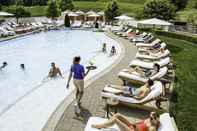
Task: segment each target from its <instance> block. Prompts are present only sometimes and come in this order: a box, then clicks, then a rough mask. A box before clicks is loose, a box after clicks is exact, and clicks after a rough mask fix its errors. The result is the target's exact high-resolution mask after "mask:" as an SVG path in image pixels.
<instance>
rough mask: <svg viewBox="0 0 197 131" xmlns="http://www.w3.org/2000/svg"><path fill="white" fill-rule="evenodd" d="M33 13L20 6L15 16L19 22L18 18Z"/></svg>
mask: <svg viewBox="0 0 197 131" xmlns="http://www.w3.org/2000/svg"><path fill="white" fill-rule="evenodd" d="M30 16H31V13H30V12H28V11H26V10H25V9H24V7H22V6H20V7H17V8H16V12H15V17H16V19H17V23H18V19H19V18H21V17H30Z"/></svg>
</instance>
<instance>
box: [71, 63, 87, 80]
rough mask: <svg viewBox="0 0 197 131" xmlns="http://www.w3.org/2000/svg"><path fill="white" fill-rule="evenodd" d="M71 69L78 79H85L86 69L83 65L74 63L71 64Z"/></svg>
mask: <svg viewBox="0 0 197 131" xmlns="http://www.w3.org/2000/svg"><path fill="white" fill-rule="evenodd" d="M70 71H71V73H74V76H73V78H74V79H78V80H82V79H84V75H85V69H84V67H83V65H80V64H73V65H72V66H71V69H70Z"/></svg>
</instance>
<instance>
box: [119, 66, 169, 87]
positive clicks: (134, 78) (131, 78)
mask: <svg viewBox="0 0 197 131" xmlns="http://www.w3.org/2000/svg"><path fill="white" fill-rule="evenodd" d="M167 71H168V68H167V67H162V68H161V69H160V71H159V72H158V73H157V74H155V75H153V76H147V77H142V76H138V75H136V74H134V73H128V72H126V71H124V70H123V71H121V72H120V73H119V74H118V77H119V78H120V79H122V80H123V82H124V84H125V83H126V82H132V83H139V84H144V83H146V82H147V81H148V79H151V80H159V79H161V78H162V77H163V76H165V75H166V74H167Z"/></svg>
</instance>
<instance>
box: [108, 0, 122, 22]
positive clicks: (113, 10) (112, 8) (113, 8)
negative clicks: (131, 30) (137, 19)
mask: <svg viewBox="0 0 197 131" xmlns="http://www.w3.org/2000/svg"><path fill="white" fill-rule="evenodd" d="M118 15H120V11H119V6H118V3H117V2H116V1H115V0H113V1H110V2H109V3H108V4H107V8H106V9H105V18H106V21H107V22H111V21H113V20H114V18H115V17H116V16H118Z"/></svg>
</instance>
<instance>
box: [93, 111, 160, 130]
mask: <svg viewBox="0 0 197 131" xmlns="http://www.w3.org/2000/svg"><path fill="white" fill-rule="evenodd" d="M114 124H116V125H117V126H118V128H119V129H120V131H157V130H158V128H159V126H160V121H159V116H158V115H157V114H156V113H155V112H151V113H150V115H149V118H147V119H145V120H142V121H140V122H135V123H134V122H130V121H129V120H128V119H127V118H126V117H125V116H123V115H121V114H119V113H117V114H114V115H113V116H112V117H111V118H110V119H109V120H108V121H106V122H104V123H101V124H93V125H92V127H93V128H96V129H102V128H108V127H111V126H113V125H114Z"/></svg>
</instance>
